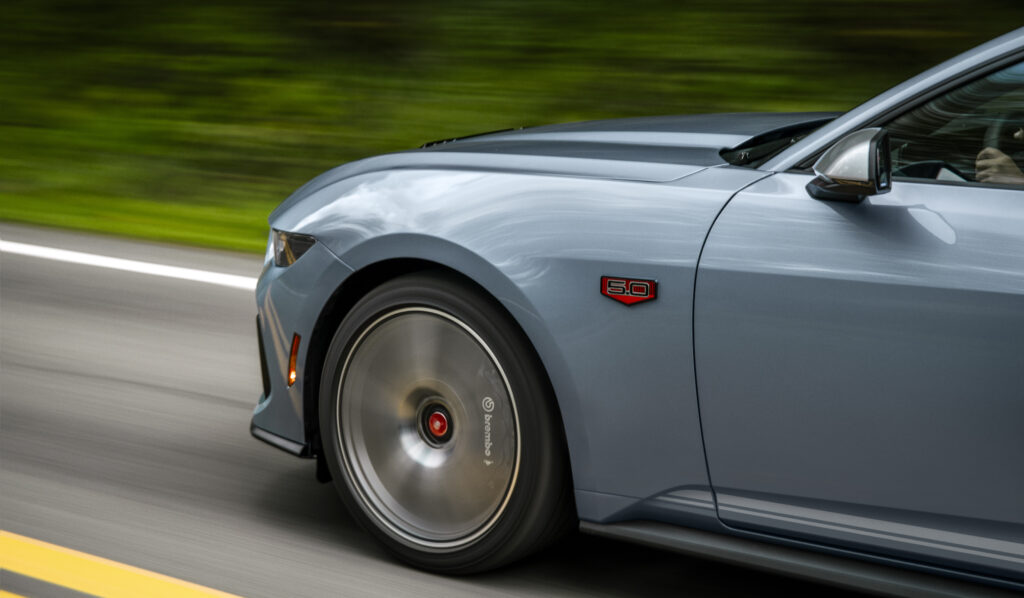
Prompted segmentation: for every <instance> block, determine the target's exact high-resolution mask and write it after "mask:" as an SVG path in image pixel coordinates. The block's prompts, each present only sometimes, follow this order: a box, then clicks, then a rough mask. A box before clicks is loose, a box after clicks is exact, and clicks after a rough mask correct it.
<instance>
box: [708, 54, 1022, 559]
mask: <svg viewBox="0 0 1024 598" xmlns="http://www.w3.org/2000/svg"><path fill="white" fill-rule="evenodd" d="M1018 68H1019V67H1018ZM947 99H948V98H947ZM1004 99H1005V98H1004ZM975 100H977V101H979V102H988V101H989V100H991V98H987V99H985V98H982V99H980V100H979V99H978V98H975V99H974V100H971V101H975ZM942 101H943V99H942V98H940V99H938V100H936V101H935V102H931V103H929V104H928V105H925V106H923V107H921V108H918V109H916V110H915V111H913V112H908V113H907V114H905V115H903V116H901V117H900V118H898V119H896V120H895V121H893V122H891V123H889V126H890V127H891V131H893V142H892V147H893V157H894V165H895V166H897V170H896V174H897V177H896V179H895V182H894V183H893V185H892V190H891V192H890V193H887V194H885V195H877V196H873V197H869V198H867V199H865V200H864V201H862V202H860V203H843V202H831V201H821V200H817V199H814V198H812V197H811V196H810V195H809V194H808V192H807V191H806V190H805V185H806V184H807V183H808V182H809V181H810V180H811V178H812V175H811V174H805V173H801V172H786V173H778V174H775V175H773V176H771V177H769V178H767V179H763V180H761V181H759V182H757V183H755V184H754V185H752V186H751V187H749V188H747V189H746V190H744V191H743V192H741V193H739V194H738V195H737V196H736V197H734V198H733V200H732V201H731V202H730V203H729V204H728V206H727V207H726V208H725V209H724V210H723V212H722V214H721V215H720V216H719V218H718V220H717V221H716V223H715V225H714V227H713V229H712V231H711V233H710V235H709V237H708V239H707V242H706V245H705V247H704V250H703V253H702V257H701V260H700V264H699V269H698V275H697V282H696V290H695V297H694V346H695V360H696V369H697V384H698V393H699V403H700V413H701V421H702V427H703V433H704V441H705V448H706V453H707V460H708V469H709V472H710V476H711V482H712V485H713V488H714V492H715V495H716V500H717V508H718V513H719V517H720V519H721V520H722V521H723V522H724V523H725V524H727V525H729V526H733V527H736V528H742V529H747V530H752V531H757V532H767V533H770V534H776V535H782V536H787V537H790V538H795V539H800V540H808V541H812V542H816V543H824V544H829V545H833V546H838V547H842V548H852V549H855V550H860V551H865V552H870V553H874V554H881V555H886V556H892V557H896V558H903V559H911V560H924V561H928V562H931V563H934V564H937V565H941V566H951V567H956V568H963V569H970V570H973V571H977V572H981V573H985V574H989V575H995V576H1002V577H1010V578H1015V579H1021V578H1024V179H1022V180H1021V181H1020V182H1019V183H1018V182H1015V181H1012V180H1009V181H1005V180H1004V181H1002V183H1001V184H982V183H978V182H969V181H963V180H961V177H967V178H969V179H970V178H975V177H978V176H980V173H976V172H974V164H973V158H971V160H970V162H971V164H970V165H968V164H967V163H966V158H965V156H968V155H969V156H974V155H976V154H977V153H978V151H979V149H981V146H984V145H985V144H986V143H988V142H991V141H992V139H993V137H992V131H993V129H999V131H997V132H1002V133H1004V134H1007V135H1011V136H1012V134H1013V133H1014V132H1015V131H1013V130H1012V129H1013V127H1012V126H1009V125H1013V126H1016V124H1015V121H1013V122H1011V121H1012V118H1015V117H1014V116H1012V115H1009V114H1008V113H1007V112H1005V111H1003V112H1000V113H999V115H997V116H996V117H991V115H989V116H988V117H986V118H987V119H988V122H989V123H990V124H989V125H988V126H987V127H985V126H982V128H981V129H979V128H978V126H972V125H970V124H969V123H966V122H962V123H960V124H959V125H957V126H951V122H952V120H955V117H951V118H947V119H946V121H944V122H931V123H930V124H929V125H927V126H924V125H921V124H920V123H921V122H923V120H927V118H925V119H923V120H922V111H923V112H924V113H928V112H929V111H931V112H934V111H935V107H936V105H938V106H940V107H941V106H945V107H946V108H948V107H949V106H948V102H947V104H942ZM979 114H981V112H972V113H971V114H969V115H966V116H965V115H964V114H961V115H960V117H963V118H966V119H967V120H970V119H974V118H981V117H979ZM924 116H927V117H932V116H934V114H924ZM934 120H935V119H934V118H933V119H932V121H934ZM993 122H995V123H998V125H999V126H998V127H996V126H994V125H992V124H991V123H993ZM908 123H909V124H908ZM914 123H917V125H915V124H914ZM977 124H978V123H975V125H977ZM982 124H983V123H982ZM1022 124H1024V123H1022ZM915 126H917V129H916V130H915V129H914V127H915ZM901 127H902V128H901ZM908 127H909V128H908ZM922 127H924V128H922ZM908 131H911V132H908ZM915 131H916V132H915ZM979 131H981V132H983V133H985V137H986V138H985V140H984V141H983V140H981V139H976V140H973V141H971V140H967V139H966V138H963V137H964V136H966V135H974V136H977V135H979V134H980V133H979ZM897 132H898V133H899V134H897ZM901 135H902V136H903V137H901ZM915 135H917V137H915ZM950 135H954V136H955V135H960V136H961V138H959V139H952V138H951V137H950ZM928 144H931V146H932V149H933V150H935V151H945V152H950V151H954V152H955V150H950V148H952V147H955V146H957V144H960V146H962V147H963V148H966V149H965V150H963V151H964V152H969V153H964V154H963V155H958V156H953V157H950V156H946V155H941V156H938V155H933V156H930V155H929V150H928V148H926V147H925V146H926V145H928ZM1008 153H1012V152H1010V151H1009V150H1008ZM906 156H911V157H912V158H907V159H904V158H905V157H906ZM901 160H902V162H901ZM907 160H912V161H909V162H908V161H907ZM907 166H909V167H910V168H907ZM933 166H934V167H933ZM966 170H970V171H971V172H966V173H965V172H964V171H966ZM901 173H911V174H912V175H913V176H917V177H928V178H908V177H900V176H899V175H900V174H901ZM954 174H955V175H956V176H954ZM946 179H949V180H953V179H956V182H949V181H947V180H946ZM1007 182H1009V183H1010V184H1006V183H1007Z"/></svg>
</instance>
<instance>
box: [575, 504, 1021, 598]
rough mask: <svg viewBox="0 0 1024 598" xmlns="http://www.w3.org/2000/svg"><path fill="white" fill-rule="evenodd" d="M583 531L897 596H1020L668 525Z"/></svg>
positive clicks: (583, 525) (585, 526)
mask: <svg viewBox="0 0 1024 598" xmlns="http://www.w3.org/2000/svg"><path fill="white" fill-rule="evenodd" d="M580 531H582V532H584V533H587V534H593V535H596V536H603V537H606V538H613V539H617V540H625V541H627V542H634V543H637V544H643V545H645V546H653V547H655V548H664V549H668V550H672V551H674V552H679V553H682V554H686V555H689V556H695V557H700V558H708V559H714V560H719V561H725V562H727V563H731V564H735V565H739V566H742V567H748V568H751V569H759V570H763V571H768V572H772V573H780V574H783V575H789V576H791V577H797V578H801V579H806V580H810V581H815V582H819V583H826V584H829V585H834V586H839V587H843V588H848V589H853V590H858V591H868V592H874V593H879V594H890V595H896V596H943V597H946V596H948V597H953V596H957V597H962V596H978V597H983V596H984V597H987V598H996V597H999V596H1007V597H1009V596H1019V594H1017V593H1016V592H1012V593H1011V591H1009V590H1007V591H1004V590H1001V589H999V588H996V587H992V586H989V585H985V586H982V585H977V584H973V583H969V582H964V581H960V580H955V579H949V578H944V577H939V576H936V575H930V574H927V573H920V572H917V571H909V570H905V569H900V568H897V567H892V566H888V565H883V564H876V563H870V562H865V561H861V560H854V559H853V558H844V557H840V556H833V555H830V554H822V553H818V552H812V551H810V550H803V549H800V548H792V547H789V546H780V545H777V544H770V543H767V542H760V541H758V540H752V539H748V538H740V537H735V536H727V535H724V534H718V533H714V532H707V531H702V530H696V529H689V528H685V527H678V526H674V525H669V524H665V523H655V522H650V521H629V522H623V523H610V524H604V523H591V522H589V521H581V522H580ZM936 572H939V571H938V570H936ZM977 579H978V580H979V581H981V582H987V583H991V584H997V585H1000V586H1003V587H1005V588H1014V589H1017V590H1018V591H1019V590H1020V589H1024V587H1022V586H1020V585H1018V584H1015V583H1013V582H1007V581H1004V580H997V579H990V578H982V577H980V576H978V577H977Z"/></svg>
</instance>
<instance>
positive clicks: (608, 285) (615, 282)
mask: <svg viewBox="0 0 1024 598" xmlns="http://www.w3.org/2000/svg"><path fill="white" fill-rule="evenodd" d="M601 294H602V295H604V296H605V297H610V298H612V299H614V300H616V301H618V302H619V303H625V304H626V305H633V304H634V303H640V302H641V301H650V300H651V299H654V298H655V297H657V296H658V281H656V280H646V279H643V278H620V277H618V276H602V277H601Z"/></svg>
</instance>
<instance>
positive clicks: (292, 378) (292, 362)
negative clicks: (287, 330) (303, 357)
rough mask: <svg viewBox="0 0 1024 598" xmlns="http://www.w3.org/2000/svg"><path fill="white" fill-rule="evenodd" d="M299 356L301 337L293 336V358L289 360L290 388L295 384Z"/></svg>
mask: <svg viewBox="0 0 1024 598" xmlns="http://www.w3.org/2000/svg"><path fill="white" fill-rule="evenodd" d="M298 356H299V335H297V334H296V335H293V336H292V356H291V357H289V358H288V386H291V385H292V384H295V378H296V373H295V359H296V358H297V357H298Z"/></svg>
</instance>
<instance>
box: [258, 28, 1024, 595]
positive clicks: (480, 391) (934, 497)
mask: <svg viewBox="0 0 1024 598" xmlns="http://www.w3.org/2000/svg"><path fill="white" fill-rule="evenodd" d="M1022 60H1024V29H1018V30H1016V31H1014V32H1012V33H1010V34H1008V35H1005V36H1003V37H1000V38H998V39H995V40H993V41H991V42H989V43H987V44H985V45H983V46H981V47H978V48H976V49H974V50H972V51H970V52H968V53H966V54H963V55H961V56H959V57H957V58H954V59H953V60H951V61H949V62H946V63H944V64H942V65H939V66H938V67H935V68H933V69H932V70H930V71H928V72H926V73H924V74H922V75H920V76H918V77H915V78H913V79H911V80H909V81H907V82H906V83H903V84H902V85H900V86H898V87H896V88H894V89H892V90H890V91H888V92H886V93H884V94H882V95H881V96H879V97H877V98H875V99H873V100H871V101H869V102H867V103H866V104H863V105H862V106H860V107H858V108H856V109H854V110H852V111H850V112H847V113H845V114H842V115H837V114H828V113H803V114H719V115H702V116H674V117H660V118H638V119H628V120H612V121H603V122H587V123H577V124H568V125H557V126H545V127H537V128H530V129H520V130H511V131H504V132H496V133H491V134H485V135H480V136H473V137H468V138H464V139H450V140H446V141H438V142H433V143H428V144H426V145H424V146H423V147H422V148H420V149H417V150H413V151H408V152H402V153H397V154H391V155H386V156H380V157H375V158H370V159H366V160H361V161H358V162H355V163H351V164H347V165H345V166H341V167H339V168H336V169H334V170H331V171H328V172H326V173H324V174H322V175H320V176H319V177H317V178H315V179H313V180H312V181H310V182H309V183H307V184H306V185H305V186H303V187H302V188H300V189H299V190H298V191H296V192H295V193H294V194H293V195H292V196H291V197H290V198H288V199H287V200H286V201H285V202H284V203H283V204H282V205H281V206H280V207H279V208H277V209H276V210H275V211H274V212H273V214H272V215H271V217H270V225H271V227H272V230H271V234H270V241H269V246H268V248H267V258H266V267H265V269H264V271H263V275H262V276H261V278H260V282H259V287H258V289H257V303H258V307H259V317H258V321H257V323H258V328H259V339H260V349H261V351H260V353H261V360H262V366H263V369H262V372H263V389H264V392H263V396H262V397H261V398H260V400H259V404H258V406H257V407H256V411H255V414H254V415H253V419H252V433H253V434H254V435H255V436H256V437H257V438H260V439H261V440H264V441H266V442H269V443H270V444H272V445H274V446H276V447H278V448H281V449H284V450H286V451H289V452H291V453H294V454H295V455H299V456H302V457H315V458H316V459H317V473H318V477H319V478H320V479H321V480H324V481H326V480H328V479H333V481H334V483H335V485H336V486H337V488H338V490H339V492H340V494H341V497H342V499H343V501H344V502H345V504H346V505H347V506H348V508H349V509H350V510H351V512H352V513H353V515H354V516H355V517H356V519H357V520H359V521H360V522H361V523H362V524H363V525H364V526H365V527H366V528H367V529H368V530H369V532H370V533H372V534H373V535H374V536H376V537H377V538H378V539H379V540H380V541H381V542H383V543H384V545H385V546H386V547H387V548H388V549H389V550H390V551H391V552H393V553H394V554H395V555H397V556H398V557H399V558H401V559H403V560H404V561H406V562H408V563H411V564H413V565H415V566H418V567H422V568H426V569H429V570H433V571H438V572H445V573H471V572H476V571H482V570H485V569H489V568H493V567H496V566H499V565H502V564H504V563H507V562H510V561H512V560H514V559H517V558H519V557H522V556H524V555H526V554H527V553H529V552H531V551H534V550H536V549H538V548H539V547H541V546H543V545H545V544H546V543H548V542H550V541H551V540H553V539H555V538H557V537H558V536H559V535H560V534H561V533H563V532H564V531H565V530H567V529H569V528H571V527H573V526H576V525H579V527H580V528H581V529H582V530H583V531H584V532H589V533H594V534H599V535H604V536H610V537H616V538H622V539H626V540H631V541H636V542H640V543H644V544H649V545H657V546H664V547H667V548H671V549H675V550H679V551H682V552H686V553H692V554H702V555H706V556H709V557H714V558H721V559H725V560H730V561H734V562H740V563H745V564H746V565H748V566H754V567H761V568H770V569H775V570H781V571H784V572H788V573H790V574H795V575H800V576H812V577H824V578H827V580H828V581H830V582H832V583H837V584H840V585H848V586H857V587H867V588H869V589H874V590H884V591H892V592H897V593H910V592H916V591H946V590H945V589H948V588H950V587H953V586H955V585H956V584H965V585H964V586H963V587H968V588H969V587H976V586H974V585H971V583H972V582H973V583H978V582H980V583H983V584H987V585H986V586H985V588H986V589H985V591H986V592H988V591H991V592H996V591H999V589H998V588H999V587H1002V588H1004V589H1011V590H1012V589H1017V590H1020V589H1024V173H1022V172H1021V164H1022V163H1024V62H1022ZM956 578H959V579H956ZM950 584H953V585H952V586H951V585H950ZM957 587H959V586H957ZM944 588H945V589H944Z"/></svg>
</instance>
